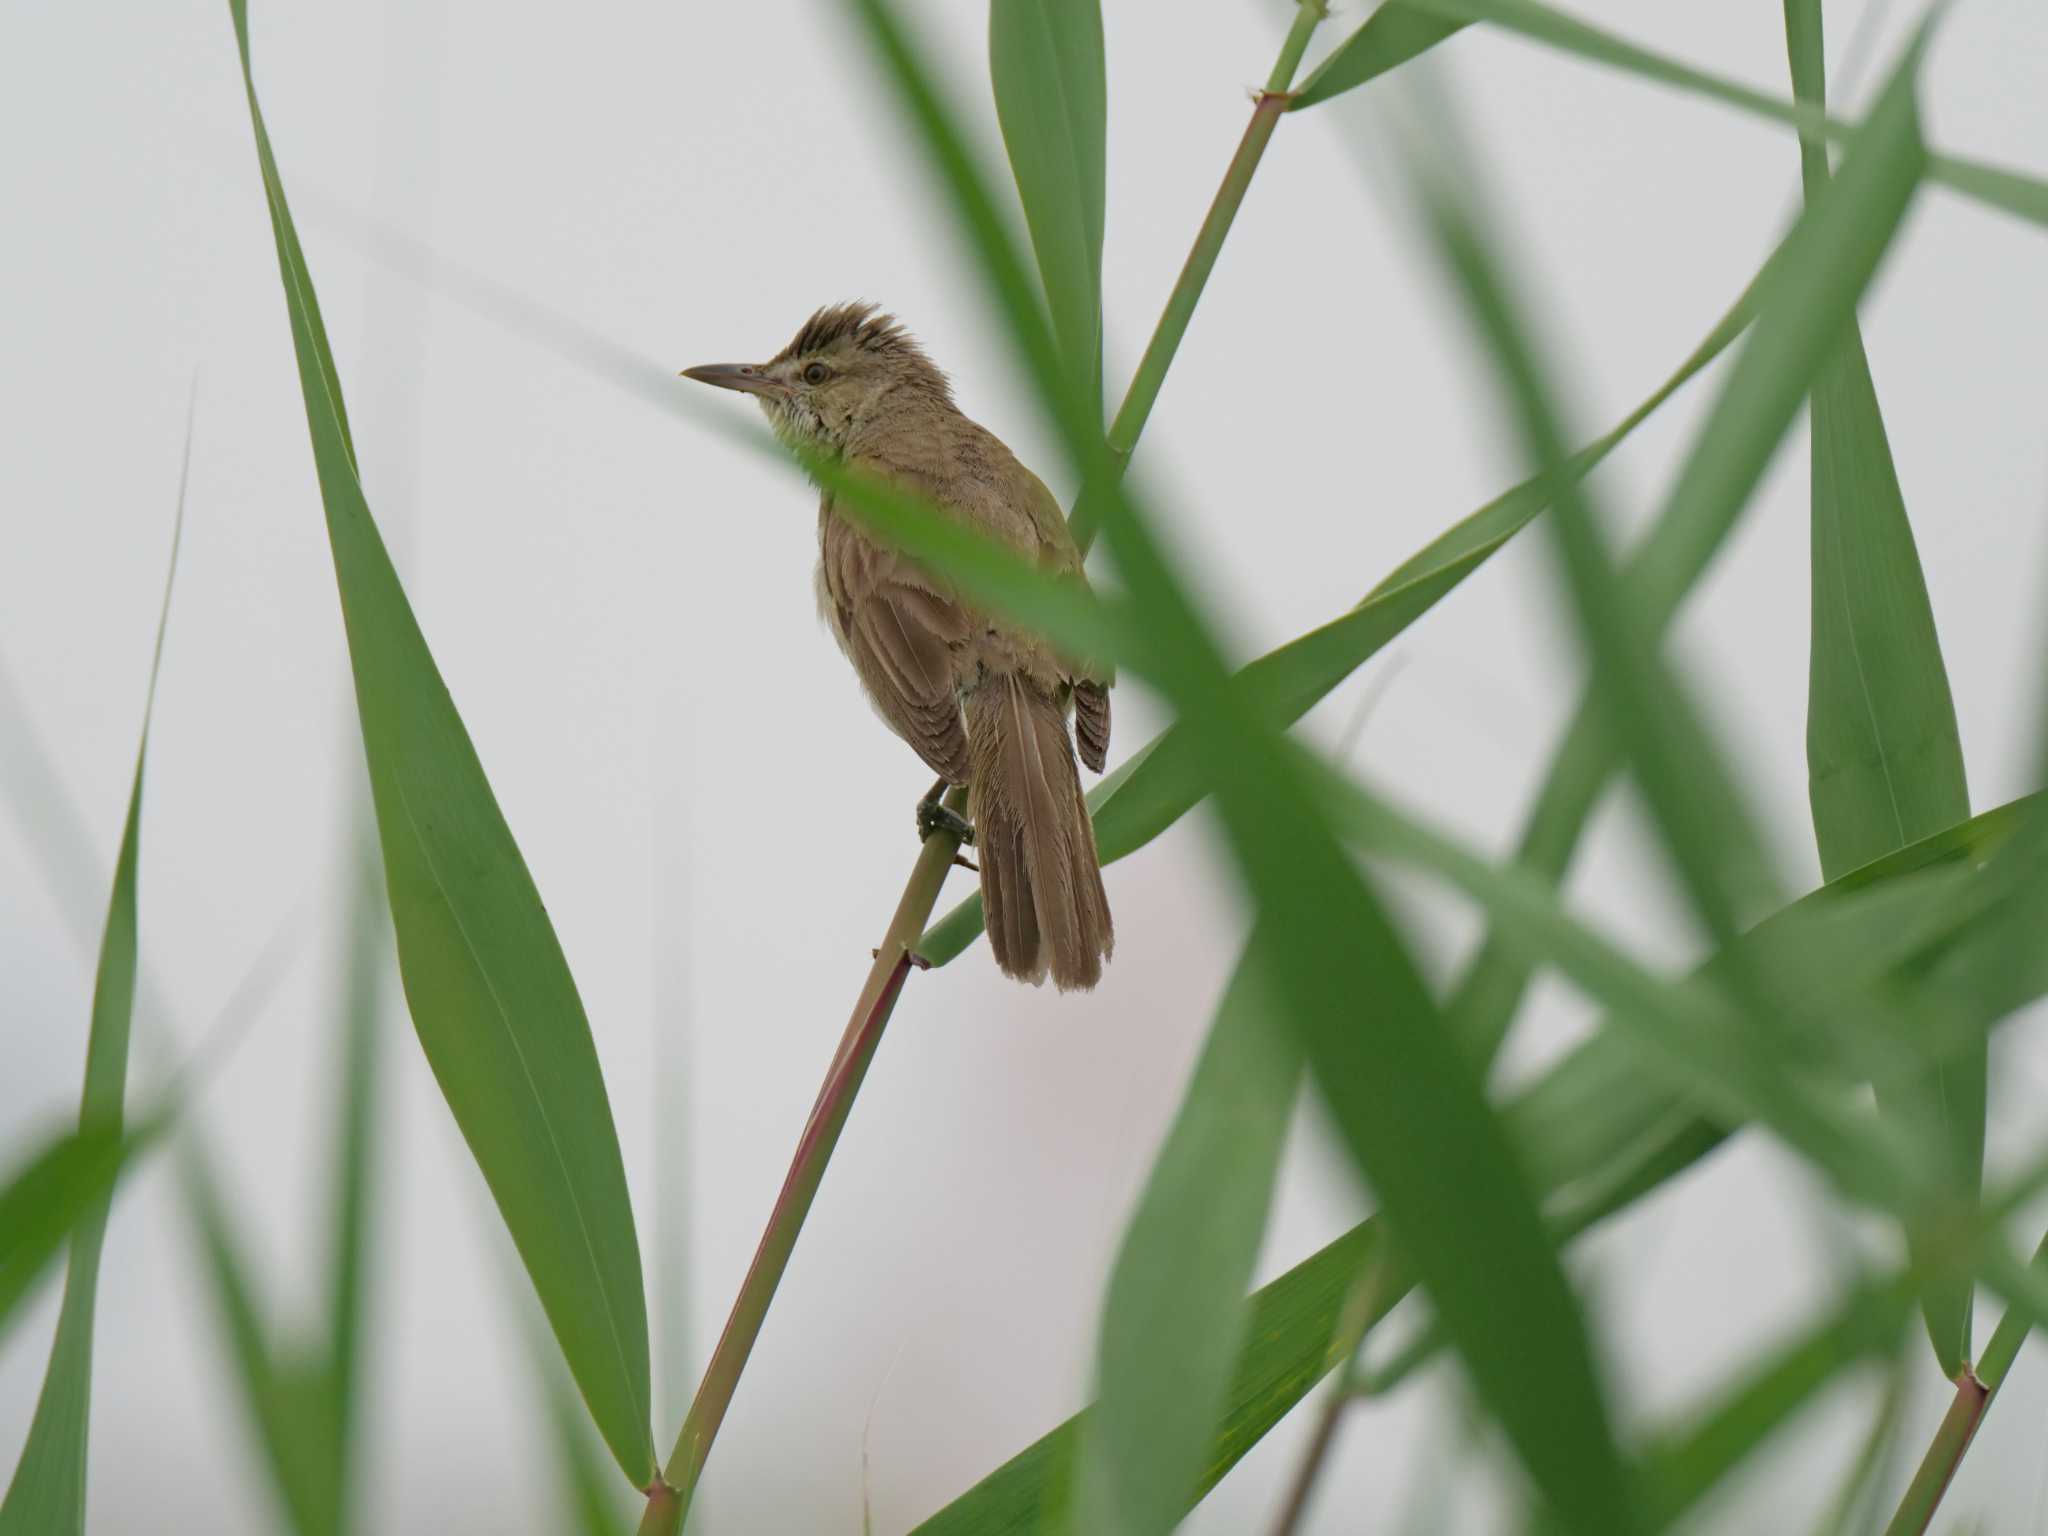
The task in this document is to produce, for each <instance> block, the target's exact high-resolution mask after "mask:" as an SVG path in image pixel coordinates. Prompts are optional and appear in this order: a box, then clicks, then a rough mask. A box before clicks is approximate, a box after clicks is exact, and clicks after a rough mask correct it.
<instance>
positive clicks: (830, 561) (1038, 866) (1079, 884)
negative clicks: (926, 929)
mask: <svg viewBox="0 0 2048 1536" xmlns="http://www.w3.org/2000/svg"><path fill="white" fill-rule="evenodd" d="M683 376H684V377H685V378H690V379H696V380H698V381H699V382H701V383H705V384H715V385H717V386H719V387H720V388H722V389H736V390H742V391H744V392H745V393H747V394H751V395H753V396H754V397H755V399H756V400H757V401H758V403H759V404H760V406H761V409H762V410H763V411H764V412H766V413H767V416H768V420H769V423H770V424H771V425H772V426H773V427H774V429H775V431H776V433H777V435H778V436H780V437H781V438H783V439H784V440H785V441H787V442H791V443H794V444H799V445H802V446H804V447H806V448H808V449H809V450H810V451H812V452H814V453H817V452H822V453H825V454H828V455H830V456H832V457H834V458H836V459H838V460H840V461H842V462H844V463H845V464H847V465H848V466H849V467H851V468H855V469H859V470H864V471H866V472H868V473H870V474H873V475H876V476H879V477H882V478H884V479H887V480H889V481H891V482H893V483H895V484H897V485H899V486H901V487H903V488H904V489H905V490H908V491H910V492H912V493H914V494H916V495H918V496H920V497H922V498H923V499H924V500H926V501H928V502H930V503H932V504H933V505H935V506H937V507H938V508H940V509H942V510H944V511H946V512H949V513H951V514H952V515H953V516H954V517H957V518H959V519H960V520H961V521H962V522H964V523H967V524H969V525H970V526H972V527H975V528H978V529H980V530H981V531H982V532H984V533H987V534H991V535H993V536H994V537H996V538H998V539H1001V540H1002V541H1003V542H1004V543H1007V544H1009V545H1011V546H1013V547H1014V548H1016V549H1018V550H1020V551H1021V552H1023V553H1024V554H1026V555H1028V556H1030V557H1031V558H1033V559H1035V560H1036V561H1037V562H1038V563H1039V565H1040V566H1042V567H1044V568H1045V569H1047V570H1050V571H1055V572H1066V573H1071V574H1072V575H1074V576H1076V577H1077V578H1078V577H1080V575H1081V555H1080V551H1079V550H1078V549H1076V548H1075V545H1074V539H1073V535H1072V534H1071V533H1069V532H1068V530H1067V522H1066V518H1065V517H1064V516H1062V515H1061V512H1060V507H1059V503H1058V502H1057V501H1056V500H1054V499H1053V495H1052V492H1050V491H1048V490H1047V489H1046V488H1045V484H1044V482H1042V481H1041V480H1040V479H1039V478H1038V476H1036V475H1034V474H1033V473H1032V472H1031V471H1030V470H1028V469H1026V468H1025V467H1024V466H1023V465H1022V464H1020V463H1018V462H1017V458H1016V456H1015V455H1014V454H1012V453H1011V452H1010V450H1009V449H1008V448H1005V447H1004V446H1003V444H1002V442H1001V441H1000V440H999V439H998V438H997V437H996V436H995V434H994V433H992V432H989V431H988V430H986V429H985V428H983V427H980V426H978V425H976V424H975V423H974V422H972V421H969V420H968V419H967V417H966V416H964V415H962V414H961V412H960V409H959V407H958V406H956V405H955V404H954V403H953V391H952V387H951V386H950V385H949V384H948V383H947V381H946V376H945V375H944V374H943V373H941V372H940V371H939V370H938V368H937V367H936V366H934V365H933V363H932V360H931V359H930V358H929V357H927V356H926V355H925V352H924V349H923V348H922V347H920V346H919V345H918V344H917V343H916V341H914V340H912V338H911V336H910V334H909V333H908V332H907V331H905V330H904V329H903V327H902V326H901V325H899V324H898V323H897V322H896V320H895V319H894V318H893V317H891V316H889V315H886V314H883V313H881V312H880V311H879V310H877V309H876V308H875V306H873V305H871V304H838V305H833V306H831V307H829V308H825V309H821V310H819V311H818V312H817V313H816V314H814V315H812V316H811V318H810V319H809V320H807V321H805V322H804V325H803V329H801V330H800V331H798V332H797V333H796V338H795V339H794V340H793V341H791V342H790V344H789V345H788V346H786V347H784V348H783V349H782V350H781V351H780V352H778V353H776V354H775V356H774V357H772V358H770V359H769V360H768V361H767V362H765V363H728V364H716V365H712V366H707V367H701V368H688V369H685V370H684V373H683ZM817 586H818V606H819V609H820V611H821V613H822V614H823V616H824V619H825V622H826V623H827V624H828V625H829V626H830V627H831V630H832V633H833V635H834V636H835V637H836V638H837V639H838V641H839V646H840V649H842V650H843V651H845V652H846V655H847V659H848V660H850V661H851V662H852V663H853V669H854V671H855V672H856V673H858V674H859V676H860V680H861V683H862V684H863V686H865V688H866V689H867V693H868V697H869V698H870V699H871V700H872V701H873V703H874V706H875V709H876V711H877V712H878V713H879V714H880V715H881V717H882V718H883V719H884V720H885V721H887V722H888V724H889V726H890V728H891V729H892V730H894V731H895V732H896V734H897V735H899V736H901V737H902V738H903V739H904V740H905V741H907V742H909V743H910V745H911V747H912V748H913V749H914V750H915V751H916V753H917V755H918V756H919V757H921V758H923V759H924V761H925V763H926V764H927V765H928V766H929V767H930V768H931V770H932V771H933V772H934V773H936V774H938V775H939V782H938V783H937V784H935V785H933V787H932V792H931V793H930V794H929V795H927V796H926V797H925V798H924V800H923V801H922V802H920V804H919V807H918V829H919V836H920V837H921V838H922V837H924V836H928V835H929V834H930V832H931V830H932V829H933V828H934V827H935V826H939V825H950V823H951V822H952V821H957V820H958V818H957V817H953V816H952V813H951V812H949V811H947V810H946V809H945V808H944V807H942V806H940V805H939V796H940V795H941V794H942V793H943V791H944V789H945V786H946V785H948V784H964V785H967V786H968V802H967V804H968V814H969V817H970V818H971V820H972V827H971V829H969V828H965V827H957V826H956V827H954V828H953V830H955V831H959V832H961V833H963V835H965V836H966V837H968V838H969V839H970V840H972V841H973V842H974V843H975V845H976V847H977V848H978V850H979V853H980V858H981V866H980V868H981V893H982V902H983V905H984V907H985V908H986V911H987V918H988V937H989V946H990V948H991V949H993V950H994V952H995V957H996V964H997V965H999V966H1000V967H1002V969H1003V970H1004V971H1005V972H1006V973H1007V974H1009V975H1011V976H1015V977H1018V978H1020V979H1022V980H1026V981H1031V982H1039V981H1043V980H1044V979H1045V977H1046V976H1047V975H1048V974H1050V975H1051V977H1052V979H1053V983H1054V984H1055V985H1056V986H1058V987H1059V988H1060V989H1061V990H1062V991H1066V990H1068V989H1070V988H1076V987H1092V986H1094V985H1095V983H1096V982H1097V981H1099V980H1100V979H1101V977H1102V963H1103V961H1105V960H1107V959H1108V958H1109V954H1110V950H1111V948H1112V947H1113V945H1114V942H1115V934H1114V932H1113V930H1112V928H1111V925H1110V918H1109V899H1108V897H1107V895H1105V894H1104V892H1103V889H1102V869H1101V865H1100V862H1099V860H1098V859H1097V856H1096V852H1095V830H1094V827H1093V825H1092V824H1091V823H1090V821H1089V819H1088V807H1087V805H1086V803H1085V802H1084V801H1083V800H1082V798H1081V780H1080V774H1079V773H1078V772H1077V771H1076V769H1075V766H1074V755H1075V745H1076V739H1078V743H1079V748H1080V757H1081V761H1083V762H1085V763H1086V764H1087V765H1088V766H1089V768H1090V769H1091V770H1093V771H1094V772H1096V773H1100V772H1101V771H1102V765H1103V759H1104V757H1105V755H1106V754H1107V753H1108V751H1109V692H1108V686H1109V683H1110V681H1111V679H1110V676H1109V674H1108V672H1107V670H1106V669H1101V668H1097V667H1094V666H1091V665H1089V664H1085V663H1080V662H1076V661H1075V660H1073V659H1071V658H1067V657H1063V656H1061V655H1060V654H1059V653H1058V652H1057V651H1056V650H1055V649H1054V648H1053V647H1052V646H1051V645H1050V644H1048V643H1047V642H1046V641H1045V640H1044V639H1043V638H1041V637H1040V636H1038V635H1036V634H1033V633H1032V632H1031V631H1029V630H1026V629H1020V628H1018V627H1017V626H1016V625H1014V624H1010V623H1008V622H1006V621H1004V620H1000V619H997V618H995V617H993V616H991V615H989V614H986V613H983V612H981V611H979V610H977V609H976V608H974V607H973V606H972V605H971V604H969V603H967V602H965V601H963V600H962V599H961V598H960V597H959V596H958V595H957V594H956V593H954V592H953V591H952V589H951V588H950V587H949V586H948V585H947V584H946V583H945V582H944V581H941V580H939V579H937V578H936V577H934V576H932V575H931V574H929V573H928V572H926V571H924V570H923V569H921V568H920V567H919V566H918V565H916V564H915V563H914V562H913V561H911V560H909V559H908V558H906V557H904V556H902V555H899V554H897V553H895V552H894V551H892V550H890V549H888V548H886V547H884V546H883V545H881V544H878V543H876V542H875V541H874V540H873V539H871V538H869V537H868V535H867V534H866V533H864V532H862V531H861V529H860V528H859V527H858V526H857V525H856V524H855V523H854V522H852V521H851V520H849V519H848V518H847V517H846V516H844V515H843V514H842V513H841V511H840V510H839V508H838V506H837V505H836V504H835V502H834V499H833V496H832V493H831V492H830V491H829V490H827V491H826V492H825V493H824V496H823V499H822V501H821V502H820V504H819V507H818V576H817ZM1069 713H1071V714H1072V715H1073V719H1074V736H1073V737H1069V735H1068V730H1067V717H1068V715H1069ZM949 818H950V820H949Z"/></svg>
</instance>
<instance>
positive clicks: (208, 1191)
mask: <svg viewBox="0 0 2048 1536" xmlns="http://www.w3.org/2000/svg"><path fill="white" fill-rule="evenodd" d="M178 1174H179V1184H180V1186H181V1188H182V1190H183V1193H184V1199H185V1206H186V1210H187V1212H188V1213H189V1215H190V1218H191V1221H192V1228H193V1232H194V1235H195V1237H196V1239H197V1242H198V1245H199V1252H200V1258H201V1260H202V1262H203V1264H204V1266H205V1273H206V1278H207V1282H208V1284H209V1286H210V1288H211V1290H212V1293H213V1301H214V1308H215V1310H216V1312H218V1314H219V1316H220V1322H221V1326H222V1327H223V1329H224V1330H225V1331H226V1334H227V1344H228V1349H227V1356H228V1361H229V1363H230V1365H231V1366H232V1368H233V1370H234V1374H235V1379H236V1382H237V1384H238V1385H239V1386H240V1387H241V1390H242V1402H243V1406H244V1408H245V1410H246V1411H247V1414H248V1417H249V1423H250V1427H251V1428H252V1429H254V1430H255V1432H256V1436H257V1440H258V1443H259V1444H260V1445H261V1446H262V1449H263V1459H264V1464H265V1467H266V1469H267V1470H268V1472H269V1473H270V1480H271V1484H272V1488H273V1490H274V1491H275V1492H276V1494H277V1496H278V1500H279V1502H280V1503H281V1504H282V1505H283V1508H284V1513H285V1515H286V1517H287V1519H288V1520H289V1523H290V1526H291V1529H292V1530H294V1531H295V1532H297V1533H298V1536H333V1533H334V1532H335V1531H337V1530H339V1529H340V1526H339V1524H338V1523H337V1522H338V1518H339V1498H340V1494H341V1490H340V1488H339V1487H338V1486H337V1485H336V1475H337V1473H338V1471H339V1468H338V1466H337V1463H336V1460H335V1458H334V1455H333V1448H334V1429H335V1426H334V1424H333V1422H332V1420H331V1418H330V1416H329V1415H330V1409H331V1399H330V1397H329V1394H328V1393H327V1392H326V1391H325V1390H324V1388H325V1382H324V1381H323V1379H322V1377H323V1374H324V1372H323V1370H322V1368H321V1366H320V1364H319V1363H318V1362H317V1361H316V1362H311V1363H309V1364H306V1365H298V1364H296V1363H295V1361H294V1360H293V1359H292V1358H291V1357H289V1356H287V1355H286V1354H285V1353H284V1352H283V1351H282V1350H281V1349H280V1348H279V1347H278V1344H277V1342H276V1337H275V1334H274V1333H273V1330H272V1328H271V1326H270V1325H269V1323H268V1321H267V1320H266V1319H265V1317H264V1315H263V1308H262V1305H261V1303H260V1302H259V1301H258V1299H257V1294H256V1293H257V1286H256V1283H255V1279H254V1275H253V1271H252V1269H251V1266H250V1264H249V1260H248V1253H247V1249H246V1246H245V1245H244V1243H243V1242H242V1239H241V1237H240V1235H239V1233H238V1232H237V1230H236V1226H235V1222H234V1218H233V1217H232V1215H231V1214H230V1212H229V1207H228V1202H227V1198H226V1196H225V1195H224V1193H223V1192H222V1189H221V1184H220V1176H219V1174H218V1172H217V1171H216V1170H215V1168H214V1165H213V1160H212V1155H211V1154H210V1153H209V1152H208V1150H207V1147H206V1141H205V1137H204V1133H203V1131H202V1130H201V1129H200V1128H199V1127H197V1126H194V1127H193V1128H191V1129H190V1130H189V1131H188V1132H187V1133H186V1135H185V1138H184V1141H183V1144H182V1145H181V1147H180V1149H179V1156H178Z"/></svg>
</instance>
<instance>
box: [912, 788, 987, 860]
mask: <svg viewBox="0 0 2048 1536" xmlns="http://www.w3.org/2000/svg"><path fill="white" fill-rule="evenodd" d="M945 792H946V781H945V780H944V779H940V780H939V781H938V783H936V784H934V785H933V786H932V787H931V789H930V791H929V792H927V793H926V795H925V797H924V798H923V799H922V800H920V801H918V802H917V840H918V841H919V842H920V843H922V842H924V841H925V840H926V839H927V838H929V837H930V836H931V835H932V834H933V833H934V832H949V833H951V834H952V835H953V836H954V837H957V838H958V839H959V840H960V842H961V844H962V845H963V846H965V845H966V844H968V843H972V842H973V841H974V823H973V822H971V821H969V820H968V819H967V818H966V817H965V816H962V815H961V814H960V813H959V812H958V811H956V810H954V809H953V808H952V807H951V806H948V805H942V804H941V803H940V801H939V797H940V796H941V795H943V794H945Z"/></svg>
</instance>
